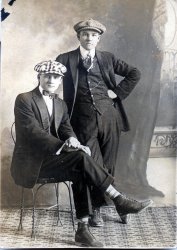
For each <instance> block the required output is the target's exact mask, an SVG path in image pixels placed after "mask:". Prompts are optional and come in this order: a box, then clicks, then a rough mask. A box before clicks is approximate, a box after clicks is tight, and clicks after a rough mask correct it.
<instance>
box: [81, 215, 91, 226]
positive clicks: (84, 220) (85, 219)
mask: <svg viewBox="0 0 177 250" xmlns="http://www.w3.org/2000/svg"><path fill="white" fill-rule="evenodd" d="M88 220H89V216H85V217H83V218H80V219H79V221H80V222H82V223H85V224H88Z"/></svg>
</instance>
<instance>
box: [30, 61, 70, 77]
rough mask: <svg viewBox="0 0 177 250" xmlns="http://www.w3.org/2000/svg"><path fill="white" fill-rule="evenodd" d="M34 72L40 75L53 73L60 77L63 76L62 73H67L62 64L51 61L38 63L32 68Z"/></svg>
mask: <svg viewBox="0 0 177 250" xmlns="http://www.w3.org/2000/svg"><path fill="white" fill-rule="evenodd" d="M34 70H35V71H37V72H39V73H41V74H47V73H53V74H58V75H61V76H64V73H66V71H67V69H66V67H65V66H64V65H63V64H61V63H60V62H57V61H51V60H49V61H43V62H40V63H38V64H37V65H36V66H35V67H34Z"/></svg>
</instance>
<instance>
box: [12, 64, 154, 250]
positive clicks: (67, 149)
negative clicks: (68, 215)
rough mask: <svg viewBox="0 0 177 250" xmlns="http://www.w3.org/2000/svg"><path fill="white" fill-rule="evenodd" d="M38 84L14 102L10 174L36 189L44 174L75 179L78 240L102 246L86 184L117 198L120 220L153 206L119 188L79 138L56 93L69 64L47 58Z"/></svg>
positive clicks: (57, 177)
mask: <svg viewBox="0 0 177 250" xmlns="http://www.w3.org/2000/svg"><path fill="white" fill-rule="evenodd" d="M34 69H35V70H36V71H37V72H38V81H39V84H38V86H37V87H36V88H35V89H33V90H31V91H29V92H27V93H22V94H19V95H18V96H17V98H16V101H15V129H16V143H15V149H14V153H13V158H12V165H11V174H12V177H13V179H14V181H15V183H16V184H17V185H20V186H23V187H25V188H33V187H34V185H35V184H36V183H37V180H38V178H40V177H44V178H47V177H50V178H55V179H57V180H58V182H60V181H72V182H73V183H74V184H75V186H78V188H77V189H76V190H73V197H74V202H75V208H76V216H77V218H78V220H79V222H78V228H77V231H76V234H75V243H76V244H77V245H79V246H87V247H102V246H103V244H102V243H101V242H99V241H97V240H96V239H95V237H94V236H93V235H92V234H91V233H90V231H89V229H88V217H89V208H88V204H87V200H88V199H87V186H90V185H91V186H96V187H97V188H98V189H99V195H100V194H105V195H107V196H108V197H109V198H110V199H112V200H113V202H114V204H115V207H116V210H117V212H118V214H119V216H120V217H121V219H122V220H124V219H125V218H127V215H128V214H130V213H138V212H140V211H141V210H142V209H144V208H145V207H147V206H149V205H150V204H151V200H146V201H144V202H139V201H136V200H132V199H128V198H127V197H125V196H124V195H122V194H120V193H119V192H118V189H117V188H116V187H115V183H114V178H113V176H111V175H110V174H109V173H107V171H106V170H105V169H104V168H103V167H102V166H100V165H99V164H97V163H96V162H95V161H94V160H93V158H92V157H91V156H90V150H89V148H88V147H87V146H82V145H81V144H80V142H79V141H78V140H77V137H76V135H75V133H74V132H73V129H72V127H71V125H70V121H69V116H68V113H67V106H66V104H65V102H64V101H63V100H61V99H59V97H58V96H57V94H55V91H56V90H57V88H58V87H59V85H60V84H61V83H62V78H63V76H64V74H65V73H66V67H65V66H64V65H62V64H61V63H59V62H56V61H44V62H41V63H39V64H37V65H36V66H35V68H34Z"/></svg>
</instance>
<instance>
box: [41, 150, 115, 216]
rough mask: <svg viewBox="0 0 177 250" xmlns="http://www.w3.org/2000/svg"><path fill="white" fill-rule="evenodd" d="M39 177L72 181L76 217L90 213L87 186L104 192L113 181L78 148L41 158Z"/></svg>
mask: <svg viewBox="0 0 177 250" xmlns="http://www.w3.org/2000/svg"><path fill="white" fill-rule="evenodd" d="M39 177H55V179H57V181H58V182H62V181H72V182H73V197H74V203H75V209H76V217H77V218H78V219H79V218H82V217H84V216H88V215H89V214H90V211H89V204H88V197H87V186H96V187H97V188H98V189H99V190H100V193H104V192H105V191H106V189H107V187H108V186H109V185H110V184H112V183H113V182H114V178H113V177H112V176H111V175H110V174H109V173H108V172H107V171H106V170H105V169H104V168H102V167H101V166H100V165H98V164H97V163H96V162H95V161H94V160H93V158H92V157H90V156H89V155H87V154H86V153H84V152H83V151H80V150H79V151H73V152H62V153H61V154H60V155H50V156H47V157H46V158H45V159H44V160H43V164H42V166H41V170H40V174H39ZM75 187H77V188H75Z"/></svg>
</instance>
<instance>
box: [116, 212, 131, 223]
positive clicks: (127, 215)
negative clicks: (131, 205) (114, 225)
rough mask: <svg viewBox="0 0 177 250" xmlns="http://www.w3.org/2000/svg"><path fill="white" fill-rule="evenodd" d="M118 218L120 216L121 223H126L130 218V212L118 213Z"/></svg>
mask: <svg viewBox="0 0 177 250" xmlns="http://www.w3.org/2000/svg"><path fill="white" fill-rule="evenodd" d="M119 216H120V218H121V223H122V224H128V222H129V221H130V219H131V215H130V214H125V215H120V214H119Z"/></svg>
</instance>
